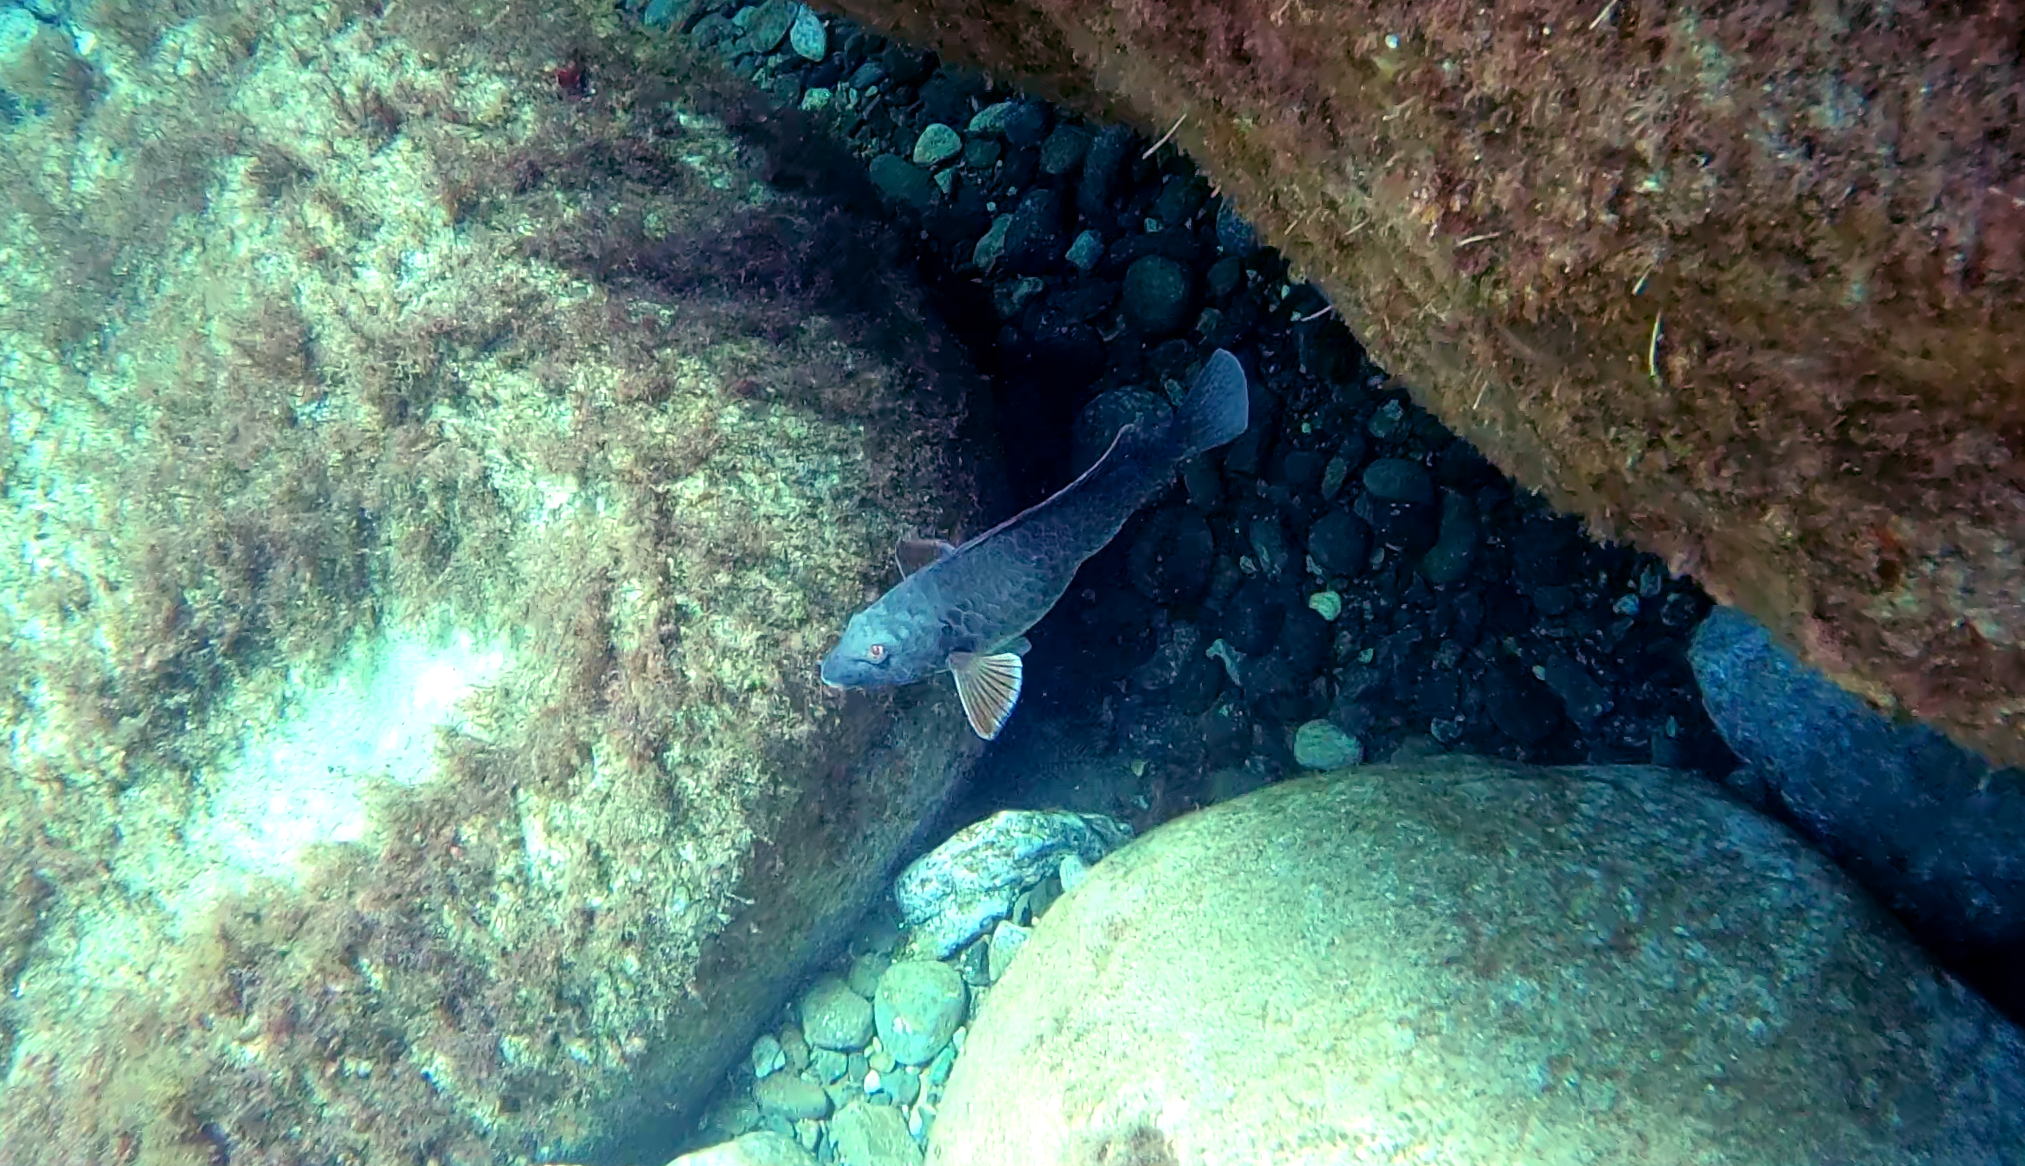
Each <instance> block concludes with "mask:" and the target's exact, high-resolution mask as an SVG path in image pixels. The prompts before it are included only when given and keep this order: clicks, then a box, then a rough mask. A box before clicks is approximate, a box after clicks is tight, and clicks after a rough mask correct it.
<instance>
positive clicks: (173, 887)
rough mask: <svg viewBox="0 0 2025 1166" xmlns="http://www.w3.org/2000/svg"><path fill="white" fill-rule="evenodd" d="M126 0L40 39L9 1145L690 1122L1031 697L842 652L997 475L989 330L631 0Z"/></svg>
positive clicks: (2, 622) (1, 714) (11, 221)
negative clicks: (961, 324) (981, 749)
mask: <svg viewBox="0 0 2025 1166" xmlns="http://www.w3.org/2000/svg"><path fill="white" fill-rule="evenodd" d="M783 8H784V9H785V10H786V11H788V12H789V14H790V15H791V14H792V11H793V8H792V6H783ZM70 9H75V10H76V11H75V12H72V13H71V14H70V15H66V16H62V17H61V19H65V20H71V21H72V24H71V25H70V26H69V27H68V28H67V29H65V30H63V31H61V32H59V31H58V29H57V28H56V26H55V24H53V23H51V24H36V23H35V22H27V23H28V25H29V28H30V33H31V37H30V41H29V42H28V48H27V49H25V50H24V49H22V46H21V44H20V43H18V42H17V41H16V40H14V39H8V40H6V41H4V42H0V50H4V51H5V52H6V53H8V54H14V53H25V54H26V58H27V59H25V63H24V58H21V57H16V56H13V55H9V56H6V57H4V58H0V65H5V66H6V68H5V70H4V73H5V75H4V76H0V85H4V86H5V87H6V93H7V94H12V95H13V96H8V97H7V101H8V102H16V100H17V97H20V95H22V94H23V93H25V92H26V87H28V86H31V85H35V86H39V88H37V89H35V91H34V93H33V98H34V99H33V100H32V101H28V100H25V99H23V100H20V101H19V102H18V103H16V104H7V105H5V109H4V113H5V116H4V117H0V198H4V199H5V200H7V202H6V205H5V207H4V210H5V213H0V368H4V371H0V387H4V391H5V393H6V399H5V408H6V411H7V415H8V418H9V421H10V424H11V425H12V427H13V428H12V430H11V437H10V439H9V440H8V441H7V443H6V444H5V446H4V447H0V459H4V470H5V474H4V476H5V481H6V494H5V499H4V505H0V534H4V537H5V538H6V539H7V541H8V543H9V545H10V546H14V547H16V548H24V547H26V548H35V549H34V550H33V551H32V552H31V553H27V554H12V555H9V556H7V558H6V561H5V563H0V599H4V603H0V643H4V644H5V650H4V651H5V654H4V656H0V679H4V696H0V736H4V737H5V738H6V739H7V740H8V742H9V745H10V747H11V748H10V751H9V752H8V753H7V754H6V755H5V757H4V768H0V886H4V888H5V892H6V894H7V895H8V896H10V897H11V899H12V904H13V905H12V906H11V907H10V908H9V909H8V910H6V911H4V912H0V967H4V968H5V969H6V971H7V983H8V987H9V989H10V990H9V992H8V993H7V994H6V998H5V999H4V1000H0V1065H4V1066H5V1074H6V1075H5V1078H4V1080H0V1162H6V1163H16V1162H20V1163H27V1162H35V1163H45V1162H55V1161H61V1162H78V1163H85V1162H90V1163H101V1162H102V1163H114V1162H120V1163H126V1162H135V1163H164V1164H166V1163H187V1162H224V1161H231V1162H234V1163H251V1162H273V1163H286V1162H315V1163H329V1162H374V1163H397V1162H399V1163H421V1162H430V1161H435V1162H462V1163H486V1162H526V1161H530V1160H551V1161H555V1160H571V1159H576V1160H590V1159H592V1158H594V1157H601V1158H603V1159H604V1160H610V1159H612V1158H625V1159H629V1160H638V1161H646V1160H656V1155H655V1150H656V1149H659V1150H660V1151H661V1153H660V1154H659V1155H658V1157H665V1156H666V1150H667V1147H668V1143H670V1142H672V1141H673V1140H674V1139H675V1138H676V1137H677V1136H678V1131H679V1129H680V1126H681V1121H682V1118H683V1117H684V1115H685V1114H686V1113H687V1112H688V1111H689V1110H690V1109H691V1108H692V1107H693V1106H694V1105H695V1104H697V1103H698V1102H699V1100H700V1099H701V1096H702V1094H703V1093H704V1092H705V1091H706V1090H707V1089H708V1088H710V1086H711V1085H712V1084H713V1083H714V1082H715V1081H716V1080H717V1079H718V1075H719V1074H720V1073H721V1071H722V1069H723V1068H724V1067H725V1065H727V1064H728V1063H730V1062H731V1061H732V1060H733V1059H735V1058H736V1057H737V1056H739V1055H740V1054H742V1053H743V1052H744V1050H745V1048H746V1046H747V1042H748V1041H749V1040H750V1037H751V1032H752V1029H753V1028H754V1027H755V1026H756V1025H757V1024H758V1023H759V1022H760V1020H761V1019H762V1018H763V1017H765V1016H766V1015H768V1014H769V1013H770V1012H771V1011H772V1010H773V1009H774V1008H775V1007H776V1006H777V1005H778V1004H779V1003H780V1002H781V1000H782V998H783V997H784V995H785V993H786V992H787V991H788V990H789V987H790V985H791V983H792V981H793V980H794V978H795V977H797V976H798V975H799V973H800V971H801V968H802V967H803V965H804V963H805V962H806V961H807V960H809V959H812V958H813V957H814V955H815V954H816V953H818V952H820V951H822V950H823V949H824V948H825V947H826V946H827V945H829V944H830V943H831V942H832V941H833V940H834V939H835V938H836V937H837V936H839V935H840V934H841V933H842V931H843V929H844V928H845V927H846V926H847V925H848V924H849V922H850V921H851V920H853V919H854V918H855V917H856V916H857V915H858V914H859V913H860V912H861V911H862V909H863V907H864V905H865V904H866V903H867V902H868V901H869V900H870V899H871V898H872V897H874V896H876V895H877V894H878V893H879V892H880V891H881V890H882V889H883V885H884V880H885V879H886V877H887V876H888V873H889V870H890V867H891V865H892V863H893V862H894V861H895V860H896V859H898V858H899V857H901V856H902V855H903V854H904V853H905V852H906V851H907V849H908V847H909V845H910V843H909V839H910V836H911V835H912V834H913V833H914V832H915V831H916V830H917V829H918V828H919V824H920V823H921V822H922V821H924V820H927V819H931V818H932V817H933V814H934V810H935V807H936V806H937V805H938V804H939V803H940V801H941V799H942V798H943V797H944V796H945V794H946V792H947V790H948V788H949V784H950V782H951V780H952V778H953V776H954V775H955V774H956V773H957V772H958V771H960V769H961V768H962V767H963V766H965V765H966V764H967V763H968V760H969V757H970V755H971V751H972V750H973V749H974V746H973V745H972V744H971V743H970V742H969V741H968V740H967V739H966V736H965V735H964V734H963V733H962V732H961V731H960V728H959V727H960V725H961V719H960V714H959V713H958V712H957V711H956V708H955V702H954V698H953V695H952V694H951V693H949V691H948V690H947V688H946V687H943V688H937V689H934V690H932V691H923V692H921V693H919V694H917V695H915V696H913V697H912V698H911V699H910V701H909V702H908V703H907V704H906V705H905V706H904V707H901V708H898V709H895V708H894V707H893V706H892V705H889V704H884V703H881V702H874V701H865V700H859V701H854V702H849V703H840V702H832V701H828V700H826V699H825V698H824V695H823V694H822V692H821V690H820V689H819V687H818V684H817V680H816V676H815V670H814V662H815V660H816V658H817V656H818V655H819V654H820V651H821V648H822V646H823V645H824V643H825V641H826V640H827V639H829V638H831V637H832V636H833V635H834V630H835V628H837V627H838V626H840V625H841V623H842V622H843V619H844V617H845V616H846V615H847V614H848V613H849V612H850V610H852V608H853V607H855V606H856V605H857V604H858V603H860V602H861V601H862V598H863V596H864V594H865V592H866V590H867V589H868V588H870V587H873V586H875V585H877V584H878V583H881V582H883V581H885V573H886V571H887V570H888V569H889V568H888V564H889V563H890V561H891V560H890V557H889V556H890V548H891V546H892V540H893V538H894V536H895V532H896V531H899V530H901V529H903V528H906V527H909V526H915V527H919V528H921V529H926V530H946V529H951V528H954V527H956V526H958V525H961V524H962V523H963V522H964V521H965V520H966V519H967V517H968V503H967V501H966V498H967V494H968V490H967V488H966V487H965V486H964V481H963V477H962V475H961V473H960V472H959V471H960V467H955V466H953V465H952V464H951V463H949V462H948V461H946V460H945V453H946V451H945V449H944V446H943V443H944V442H945V441H946V440H947V439H948V438H949V437H950V436H951V435H953V434H954V433H955V432H956V428H957V424H958V418H959V411H960V407H961V405H960V402H961V399H962V395H963V391H964V384H963V379H962V378H963V377H964V375H965V374H964V372H963V370H962V368H961V367H960V366H959V365H958V364H956V363H954V362H953V361H952V360H951V358H950V357H949V355H948V353H947V351H946V350H944V349H943V348H941V347H940V346H939V345H940V339H939V337H940V333H939V331H938V329H937V325H936V324H935V323H934V321H933V320H932V319H930V318H929V316H928V315H927V314H926V313H925V312H924V311H922V310H921V309H920V306H919V296H918V294H917V293H916V291H915V289H913V288H912V287H910V286H909V285H908V283H907V282H906V278H905V277H904V276H903V275H901V274H899V272H900V271H901V268H900V265H898V264H896V263H893V262H891V261H890V257H889V256H888V255H887V253H886V252H885V251H884V250H883V248H884V247H885V245H886V243H885V240H886V238H887V236H886V235H885V234H884V232H883V229H882V228H877V227H873V226H868V220H867V219H865V218H863V217H860V216H859V215H857V214H855V213H853V212H852V210H851V209H850V204H849V203H848V201H847V200H846V199H844V198H842V197H833V196H832V195H830V194H828V193H825V191H826V190H827V187H826V186H825V184H824V182H823V178H824V172H823V165H822V159H821V155H820V152H819V150H817V149H814V148H811V147H810V146H808V145H807V144H805V143H800V142H797V141H795V140H793V137H792V134H793V129H794V127H793V125H792V124H790V123H788V122H786V121H783V120H781V119H778V118H772V119H769V120H766V121H764V122H762V121H761V120H759V119H757V118H755V117H751V116H743V115H744V114H745V113H746V112H747V111H744V110H743V109H742V107H741V106H740V104H739V103H738V102H737V101H734V100H730V99H728V98H725V97H724V96H723V94H724V93H726V92H728V90H724V89H720V88H717V87H715V86H714V85H713V83H712V82H711V81H710V79H709V77H708V76H707V75H704V74H701V73H697V74H694V75H691V73H690V72H688V71H687V70H688V66H687V65H685V64H684V63H683V62H681V61H679V60H676V59H674V58H672V57H671V56H670V55H669V54H670V52H671V50H670V49H669V48H668V47H667V46H666V45H654V44H651V43H649V42H648V41H647V40H646V39H645V34H643V33H638V32H626V31H623V30H621V29H619V28H617V27H616V25H615V23H614V20H613V16H612V12H611V9H610V6H609V5H597V4H562V5H551V4H512V3H509V4H506V5H501V6H494V7H492V8H490V9H488V10H486V11H485V12H483V13H477V12H472V11H468V10H467V9H466V8H464V7H460V6H456V5H449V4H437V3H433V2H430V0H422V2H419V3H404V4H401V5H396V6H385V7H384V8H375V7H371V6H346V5H334V6H333V5H324V4H313V3H283V4H280V5H265V6H260V7H259V9H258V11H257V12H255V11H254V10H253V9H252V8H248V9H247V10H246V12H243V13H242V12H240V11H239V10H238V9H237V8H235V7H234V6H233V5H230V4H223V3H219V4H212V3H202V2H200V3H196V4H191V5H182V6H178V7H176V8H175V9H174V10H173V11H170V10H162V11H161V12H160V13H158V14H157V13H156V12H155V10H153V9H147V10H143V9H142V8H140V7H133V6H129V7H126V8H117V9H112V8H111V6H100V7H93V8H90V10H89V11H86V6H68V8H66V11H69V10H70ZM13 15H15V16H19V15H21V13H20V12H15V13H13ZM100 18H103V20H104V22H103V23H93V22H94V21H96V20H99V19H100ZM48 19H49V20H50V21H52V22H53V21H56V20H57V19H59V18H58V17H57V16H51V17H49V18H48ZM16 23H17V22H11V21H10V22H8V24H7V27H8V28H10V29H14V28H15V27H16ZM780 35H783V36H784V35H786V26H785V25H783V26H782V29H781V34H780ZM30 66H32V67H30ZM715 115H721V116H715ZM728 123H738V124H740V125H742V127H743V128H742V130H741V132H738V133H734V132H731V131H729V130H727V128H726V126H727V124H728ZM629 1133H639V1134H640V1135H641V1136H642V1138H643V1141H642V1142H641V1143H640V1145H641V1146H642V1147H644V1148H640V1149H637V1150H634V1149H629V1148H614V1147H613V1146H612V1143H613V1142H614V1141H616V1140H619V1139H622V1138H624V1137H625V1136H626V1135H627V1134H629Z"/></svg>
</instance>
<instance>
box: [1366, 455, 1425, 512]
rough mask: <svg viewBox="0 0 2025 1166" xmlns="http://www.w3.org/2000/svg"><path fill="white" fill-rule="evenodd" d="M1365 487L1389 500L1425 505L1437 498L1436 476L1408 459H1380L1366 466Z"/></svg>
mask: <svg viewBox="0 0 2025 1166" xmlns="http://www.w3.org/2000/svg"><path fill="white" fill-rule="evenodd" d="M1364 488H1365V489H1366V490H1369V491H1371V493H1372V494H1373V495H1375V496H1377V497H1379V498H1383V499H1385V500H1386V501H1387V502H1404V503H1408V504H1411V505H1414V506H1426V505H1429V504H1431V503H1432V502H1433V501H1434V477H1433V476H1432V475H1430V474H1429V473H1428V472H1427V467H1426V466H1423V465H1421V464H1420V463H1419V462H1410V461H1407V460H1406V459H1405V458H1396V457H1387V458H1379V459H1378V460H1377V461H1375V462H1372V463H1371V464H1370V465H1368V466H1366V467H1364Z"/></svg>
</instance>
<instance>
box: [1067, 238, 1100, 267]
mask: <svg viewBox="0 0 2025 1166" xmlns="http://www.w3.org/2000/svg"><path fill="white" fill-rule="evenodd" d="M1067 258H1068V260H1069V263H1070V264H1071V265H1072V266H1074V267H1075V268H1076V270H1078V271H1084V272H1087V271H1089V270H1090V269H1091V268H1093V267H1095V266H1097V261H1098V260H1099V259H1102V258H1104V237H1103V236H1102V235H1099V234H1098V233H1097V232H1095V231H1084V232H1083V233H1082V234H1080V235H1077V236H1076V241H1075V242H1073V243H1071V244H1069V253H1068V256H1067Z"/></svg>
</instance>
